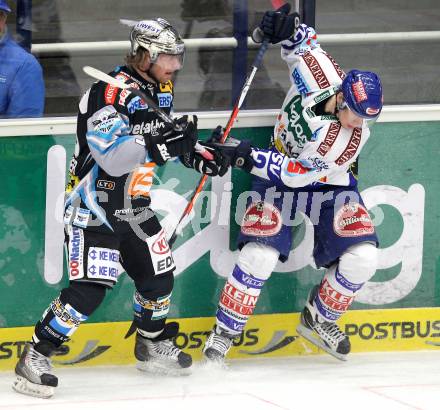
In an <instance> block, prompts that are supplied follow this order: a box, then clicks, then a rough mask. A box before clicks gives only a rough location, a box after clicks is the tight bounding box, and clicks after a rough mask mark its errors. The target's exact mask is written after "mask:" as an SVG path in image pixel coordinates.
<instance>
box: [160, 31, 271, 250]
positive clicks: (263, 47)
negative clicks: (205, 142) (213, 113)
mask: <svg viewBox="0 0 440 410" xmlns="http://www.w3.org/2000/svg"><path fill="white" fill-rule="evenodd" d="M268 46H269V40H268V39H267V38H265V39H264V40H263V42H262V44H261V46H260V48H259V50H258V53H257V55H256V56H255V59H254V62H253V63H252V71H251V72H250V74H249V75H248V76H247V77H246V80H245V82H244V84H243V87H242V89H241V91H240V94H239V96H238V98H237V101H236V103H235V105H234V108H233V110H232V112H231V116H230V117H229V120H228V123H227V124H226V127H225V132H224V133H223V136H222V138H221V139H220V143H222V144H223V143H224V142H225V140H226V138H228V135H229V132H230V131H231V128H232V126H233V125H234V121H235V119H236V118H237V115H238V112H239V111H240V108H241V106H242V105H243V101H244V99H245V98H246V94H247V93H248V91H249V87H250V86H251V83H252V80H253V79H254V77H255V73H256V72H257V70H258V69H259V68H260V65H261V62H262V60H263V56H264V53H265V52H266V50H267V48H268ZM207 179H208V176H207V175H203V176H202V177H201V178H200V180H199V183H198V185H197V187H196V189H195V190H194V193H193V195H192V197H191V199H190V200H189V202H188V204H187V205H186V207H185V209H184V210H183V212H182V215H181V217H180V219H179V222H177V225H176V227H175V228H174V231H173V233H172V235H171V237H170V239H169V240H168V243H169V244H170V246H172V245H173V244H174V242H175V241H176V238H177V230H178V228H179V226H180V224H181V223H182V221H183V219H184V218H185V217H186V216H187V215H189V213H190V212H191V210H192V209H193V207H194V204H195V203H196V201H197V198H198V197H199V195H200V193H201V192H202V190H203V187H204V186H205V183H206V181H207Z"/></svg>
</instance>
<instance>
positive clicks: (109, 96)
mask: <svg viewBox="0 0 440 410" xmlns="http://www.w3.org/2000/svg"><path fill="white" fill-rule="evenodd" d="M115 78H116V79H118V80H121V81H123V82H125V81H127V77H126V76H125V75H124V74H121V73H119V74H117V75H116V76H115ZM118 90H119V88H118V87H115V86H113V85H110V84H107V87H105V91H104V100H105V103H106V104H107V105H113V104H114V102H115V99H116V94H117V93H118Z"/></svg>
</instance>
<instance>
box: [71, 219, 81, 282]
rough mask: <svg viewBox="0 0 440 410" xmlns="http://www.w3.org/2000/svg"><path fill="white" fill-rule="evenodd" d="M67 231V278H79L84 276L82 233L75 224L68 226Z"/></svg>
mask: <svg viewBox="0 0 440 410" xmlns="http://www.w3.org/2000/svg"><path fill="white" fill-rule="evenodd" d="M69 231H70V232H69V237H70V238H69V278H70V279H79V278H82V277H84V271H83V251H84V233H83V231H82V229H80V228H77V227H76V226H72V227H70V228H69Z"/></svg>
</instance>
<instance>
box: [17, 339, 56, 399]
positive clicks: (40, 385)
mask: <svg viewBox="0 0 440 410" xmlns="http://www.w3.org/2000/svg"><path fill="white" fill-rule="evenodd" d="M37 349H38V350H39V351H37V350H36V347H35V346H34V345H33V344H31V343H27V344H26V346H25V348H24V350H23V353H22V355H21V357H20V360H19V361H18V363H17V365H16V366H15V374H16V376H17V378H16V380H15V381H14V383H13V385H12V388H13V389H14V390H15V391H16V392H18V393H22V394H26V395H28V396H35V397H41V398H45V399H48V398H49V397H52V396H53V394H54V391H55V387H57V386H58V378H57V377H56V376H54V375H53V374H52V373H51V369H52V364H51V360H50V356H51V355H52V354H53V352H54V350H55V346H54V345H53V344H52V343H50V342H44V341H42V342H39V343H38V344H37Z"/></svg>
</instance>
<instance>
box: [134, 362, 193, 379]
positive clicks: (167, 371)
mask: <svg viewBox="0 0 440 410" xmlns="http://www.w3.org/2000/svg"><path fill="white" fill-rule="evenodd" d="M136 368H137V369H138V370H140V371H141V372H145V373H151V374H155V375H162V376H189V375H190V374H191V368H190V367H186V368H183V367H180V366H179V365H178V364H177V363H171V364H170V363H166V364H165V363H163V362H162V361H160V362H159V361H157V360H154V359H150V360H148V361H146V362H141V361H138V362H137V363H136Z"/></svg>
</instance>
